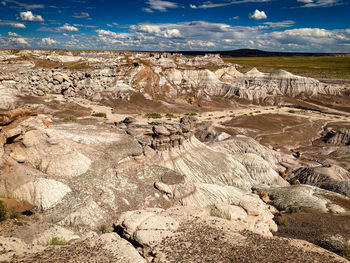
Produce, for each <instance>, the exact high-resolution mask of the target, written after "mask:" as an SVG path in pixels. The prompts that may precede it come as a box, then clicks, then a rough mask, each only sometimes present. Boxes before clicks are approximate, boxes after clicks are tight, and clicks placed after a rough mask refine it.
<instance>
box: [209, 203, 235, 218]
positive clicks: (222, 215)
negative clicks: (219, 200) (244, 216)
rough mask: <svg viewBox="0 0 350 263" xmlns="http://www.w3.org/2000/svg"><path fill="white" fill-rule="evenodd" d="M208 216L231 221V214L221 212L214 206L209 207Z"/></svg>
mask: <svg viewBox="0 0 350 263" xmlns="http://www.w3.org/2000/svg"><path fill="white" fill-rule="evenodd" d="M210 215H211V216H215V217H220V218H224V219H227V220H231V214H230V212H229V211H221V210H220V209H218V208H217V207H216V206H215V205H212V206H210Z"/></svg>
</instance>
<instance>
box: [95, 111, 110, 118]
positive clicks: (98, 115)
mask: <svg viewBox="0 0 350 263" xmlns="http://www.w3.org/2000/svg"><path fill="white" fill-rule="evenodd" d="M92 116H93V117H99V118H107V114H106V113H104V112H98V113H94V114H92Z"/></svg>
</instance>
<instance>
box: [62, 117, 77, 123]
mask: <svg viewBox="0 0 350 263" xmlns="http://www.w3.org/2000/svg"><path fill="white" fill-rule="evenodd" d="M77 120H78V119H77V117H75V116H67V117H65V118H64V119H63V121H65V122H76V121H77Z"/></svg>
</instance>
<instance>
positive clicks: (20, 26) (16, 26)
mask: <svg viewBox="0 0 350 263" xmlns="http://www.w3.org/2000/svg"><path fill="white" fill-rule="evenodd" d="M10 26H11V27H14V28H26V25H25V24H22V23H11V24H10Z"/></svg>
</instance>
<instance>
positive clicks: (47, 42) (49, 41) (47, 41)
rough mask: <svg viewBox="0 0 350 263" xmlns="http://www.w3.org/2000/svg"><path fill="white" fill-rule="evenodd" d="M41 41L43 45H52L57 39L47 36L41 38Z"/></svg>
mask: <svg viewBox="0 0 350 263" xmlns="http://www.w3.org/2000/svg"><path fill="white" fill-rule="evenodd" d="M41 43H42V44H44V45H52V44H56V43H57V41H56V40H54V39H52V38H49V37H47V38H42V39H41Z"/></svg>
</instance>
